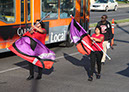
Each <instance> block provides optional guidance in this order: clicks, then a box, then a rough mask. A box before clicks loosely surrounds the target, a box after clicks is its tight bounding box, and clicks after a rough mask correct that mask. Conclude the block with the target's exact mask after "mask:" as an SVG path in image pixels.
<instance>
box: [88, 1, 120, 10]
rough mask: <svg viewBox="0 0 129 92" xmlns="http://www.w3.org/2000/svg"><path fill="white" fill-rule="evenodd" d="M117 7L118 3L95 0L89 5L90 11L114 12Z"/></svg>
mask: <svg viewBox="0 0 129 92" xmlns="http://www.w3.org/2000/svg"><path fill="white" fill-rule="evenodd" d="M117 7H118V3H117V2H116V1H115V0H97V1H96V2H95V3H94V4H91V6H90V10H91V11H94V10H104V11H106V12H107V11H108V10H114V11H116V10H117Z"/></svg>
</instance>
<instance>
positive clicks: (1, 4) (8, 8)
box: [0, 0, 15, 22]
mask: <svg viewBox="0 0 129 92" xmlns="http://www.w3.org/2000/svg"><path fill="white" fill-rule="evenodd" d="M0 20H2V21H5V22H14V21H15V0H0Z"/></svg>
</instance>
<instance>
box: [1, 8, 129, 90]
mask: <svg viewBox="0 0 129 92" xmlns="http://www.w3.org/2000/svg"><path fill="white" fill-rule="evenodd" d="M123 10H124V9H123ZM123 10H120V11H123ZM125 10H126V11H127V9H125ZM118 12H119V9H118ZM93 13H95V14H96V15H95V16H98V17H95V16H94V17H95V18H96V19H98V20H100V16H101V15H102V14H103V12H97V13H96V12H92V13H91V17H92V15H93ZM128 13H129V12H128ZM107 14H112V12H108V13H107ZM116 14H117V15H118V13H117V12H116ZM113 15H114V14H112V15H108V16H112V17H111V18H116V17H115V16H113ZM120 15H122V13H121V14H120ZM123 15H124V13H123ZM123 15H122V16H123ZM122 16H121V17H122ZM125 16H127V15H125ZM96 19H94V20H96ZM118 19H119V15H118ZM98 20H97V21H98ZM91 21H92V23H94V22H96V21H93V20H91ZM114 38H115V40H114V43H115V45H116V46H114V49H113V50H111V49H109V50H108V55H109V56H110V57H111V58H112V59H111V61H109V60H108V59H107V60H106V64H105V65H103V66H102V75H101V79H96V77H95V75H94V79H93V81H92V82H89V81H87V79H88V74H87V69H88V67H89V62H90V61H89V58H88V57H87V56H83V55H82V54H80V53H78V51H77V49H76V47H75V46H73V47H70V48H67V47H64V46H59V47H53V48H51V50H53V51H54V52H55V53H56V62H55V64H54V66H53V68H52V69H50V70H43V75H42V79H41V80H35V79H33V80H30V81H27V80H26V78H27V77H28V76H29V70H28V64H27V61H25V60H24V59H22V58H20V57H18V56H16V55H14V54H13V53H11V52H8V53H2V54H0V58H1V59H0V92H128V90H129V87H128V86H129V54H128V53H129V49H128V48H129V25H128V26H119V25H117V26H116V27H115V37H114ZM36 76H37V67H36V70H35V77H36Z"/></svg>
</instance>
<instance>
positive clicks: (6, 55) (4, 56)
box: [0, 51, 15, 58]
mask: <svg viewBox="0 0 129 92" xmlns="http://www.w3.org/2000/svg"><path fill="white" fill-rule="evenodd" d="M11 56H15V54H14V53H13V52H11V51H9V52H3V53H0V58H6V57H11Z"/></svg>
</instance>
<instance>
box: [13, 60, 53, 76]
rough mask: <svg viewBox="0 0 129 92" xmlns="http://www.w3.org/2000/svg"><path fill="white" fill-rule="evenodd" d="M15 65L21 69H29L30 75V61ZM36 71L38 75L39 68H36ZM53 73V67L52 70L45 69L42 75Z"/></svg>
mask: <svg viewBox="0 0 129 92" xmlns="http://www.w3.org/2000/svg"><path fill="white" fill-rule="evenodd" d="M14 65H16V66H19V67H21V68H24V69H27V70H28V75H29V67H28V61H22V62H19V63H15V64H14ZM34 71H35V72H36V73H38V67H37V66H35V67H34ZM53 71H54V67H52V68H51V69H44V68H43V71H42V74H45V75H49V74H51V73H52V72H53Z"/></svg>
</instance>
